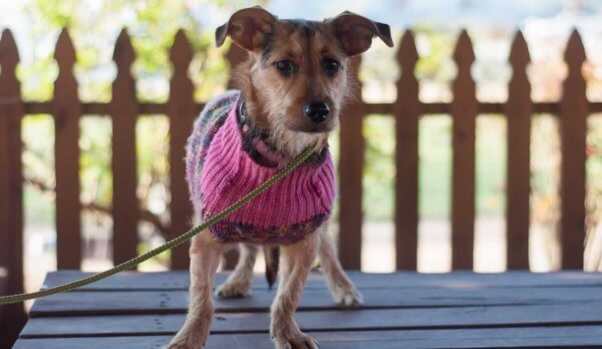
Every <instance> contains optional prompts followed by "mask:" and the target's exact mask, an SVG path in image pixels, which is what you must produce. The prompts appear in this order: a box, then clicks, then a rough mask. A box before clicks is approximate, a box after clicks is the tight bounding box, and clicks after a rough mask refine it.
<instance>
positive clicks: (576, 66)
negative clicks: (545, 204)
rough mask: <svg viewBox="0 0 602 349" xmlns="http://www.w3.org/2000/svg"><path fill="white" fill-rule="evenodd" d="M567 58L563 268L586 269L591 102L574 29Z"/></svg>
mask: <svg viewBox="0 0 602 349" xmlns="http://www.w3.org/2000/svg"><path fill="white" fill-rule="evenodd" d="M564 59H565V61H566V64H567V66H568V76H567V78H566V80H565V81H564V84H563V91H564V92H563V95H562V99H561V101H560V115H559V116H560V135H561V151H562V165H561V179H560V181H561V184H560V187H561V193H560V196H561V212H562V213H561V216H562V218H561V224H560V231H561V233H560V235H561V241H562V268H563V269H583V252H584V241H585V160H586V157H585V146H586V143H585V137H586V134H587V115H588V114H589V110H588V109H589V106H588V101H587V94H586V83H585V79H584V78H583V74H582V73H581V67H582V66H583V62H585V59H586V55H585V48H584V47H583V42H582V41H581V36H580V35H579V33H578V32H577V31H576V30H575V31H573V33H572V34H571V37H570V38H569V41H568V43H567V46H566V51H565V55H564Z"/></svg>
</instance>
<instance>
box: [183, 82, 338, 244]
mask: <svg viewBox="0 0 602 349" xmlns="http://www.w3.org/2000/svg"><path fill="white" fill-rule="evenodd" d="M234 97H236V98H234ZM238 97H239V95H238V94H236V95H233V93H232V92H231V93H230V94H226V95H225V96H224V97H222V98H225V99H228V98H229V99H230V102H229V103H228V102H227V101H226V103H221V104H220V103H219V102H214V104H213V106H210V105H208V106H207V109H209V110H208V111H207V110H204V111H203V113H202V114H201V117H200V118H199V119H200V120H199V121H197V123H196V124H195V132H193V135H192V136H191V137H190V139H189V146H188V147H187V150H188V156H187V180H188V183H189V187H190V190H191V196H192V201H193V203H194V205H195V208H196V211H197V214H200V215H201V217H202V218H206V217H207V216H209V215H213V214H216V213H218V212H221V211H222V210H224V209H225V208H226V207H228V206H229V205H230V204H232V203H233V202H235V201H236V200H238V199H240V198H241V197H242V196H243V195H245V194H247V193H248V192H250V191H251V190H253V189H254V188H256V187H257V186H258V185H260V184H261V183H263V182H265V181H266V180H267V179H269V178H270V177H271V176H273V175H274V174H275V173H276V172H277V171H278V169H277V168H272V167H266V166H262V165H260V164H258V163H257V162H255V161H254V160H253V159H252V158H251V157H250V156H249V154H248V153H247V152H246V151H245V150H243V145H242V136H241V130H240V128H239V125H238V123H237V110H238V108H237V106H238V99H239V98H238ZM218 98H219V97H218ZM232 101H234V103H232ZM215 103H217V104H215ZM215 105H217V106H218V107H219V108H217V107H215ZM216 110H217V111H218V112H215V111H216ZM203 114H211V115H203ZM213 114H217V115H213ZM208 118H210V119H208ZM203 125H207V127H208V125H211V128H210V129H209V130H208V131H206V132H203V131H202V130H198V128H199V127H203ZM195 135H196V136H195ZM195 137H197V138H199V137H204V139H195ZM256 142H257V140H256ZM256 142H255V143H254V144H255V145H256V146H255V148H256V149H258V150H260V151H262V152H265V151H266V149H268V148H267V147H266V146H265V144H264V145H263V146H257V145H258V144H256ZM199 147H201V149H199ZM264 155H265V156H267V157H269V158H272V159H273V158H278V157H277V156H276V157H275V156H270V154H264ZM271 155H274V154H271ZM201 165H202V166H201ZM280 165H282V164H280ZM334 193H335V177H334V166H333V163H332V157H331V155H330V153H328V154H326V157H325V159H324V161H322V162H321V163H319V164H305V165H301V166H300V167H298V168H296V169H295V170H293V172H292V173H290V174H289V175H288V176H287V177H285V178H283V179H282V180H281V181H280V182H278V183H276V184H275V185H274V186H273V187H271V188H270V189H268V190H267V191H266V192H264V193H262V194H261V195H260V196H258V197H257V198H256V199H255V200H253V201H252V202H250V203H248V204H246V205H245V206H243V207H242V208H241V209H239V210H238V211H235V212H234V213H232V214H231V215H230V216H228V217H226V218H225V219H224V220H222V221H221V222H219V223H217V224H215V225H214V226H212V227H211V228H210V231H211V233H212V234H213V236H214V237H215V238H216V239H218V240H220V241H221V242H224V243H226V242H251V243H261V244H290V243H294V242H296V241H299V240H300V239H302V238H303V237H304V236H305V235H307V234H309V233H312V232H313V231H314V230H315V229H316V228H317V227H319V226H320V225H321V224H322V223H323V222H324V221H325V220H326V219H327V218H328V216H329V214H330V211H331V208H332V203H333V199H334Z"/></svg>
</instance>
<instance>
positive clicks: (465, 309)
mask: <svg viewBox="0 0 602 349" xmlns="http://www.w3.org/2000/svg"><path fill="white" fill-rule="evenodd" d="M349 274H350V276H351V278H352V279H353V280H354V282H355V283H356V285H358V287H359V288H360V290H361V291H362V292H363V294H364V296H365V305H364V306H362V307H360V308H357V309H344V308H340V307H337V306H336V305H334V304H333V302H332V300H331V298H330V296H329V294H328V291H327V290H326V287H325V284H324V280H323V277H322V275H320V274H319V273H312V274H311V275H310V278H309V280H308V282H307V287H306V290H305V292H304V296H303V299H302V302H301V306H300V308H299V311H298V312H297V314H296V318H297V320H298V321H299V324H300V327H301V328H302V329H303V330H304V331H306V332H308V333H311V334H312V335H313V336H315V337H316V338H317V339H318V340H319V341H320V342H321V344H322V348H352V349H353V348H357V349H359V348H365V347H370V348H377V349H383V348H386V349H392V348H400V347H403V348H425V347H429V348H491V347H496V348H500V347H522V348H525V347H527V348H529V347H530V348H541V347H570V348H577V347H588V348H592V347H594V348H595V347H598V348H602V292H600V291H602V273H584V272H577V271H574V272H573V271H569V272H559V273H549V274H533V273H528V272H509V273H503V274H476V273H472V272H453V273H450V274H418V273H415V272H399V273H393V274H362V273H359V272H351V273H349ZM85 275H87V274H83V273H81V272H76V271H61V272H57V273H52V274H50V275H49V276H48V278H47V281H46V286H54V285H57V284H62V283H64V282H67V281H73V280H75V279H78V278H81V277H82V276H85ZM226 276H227V274H222V273H220V274H218V283H219V282H222V281H223V280H224V279H225V277H226ZM187 287H188V273H187V272H186V271H177V272H164V273H152V274H143V273H125V274H121V275H118V276H115V277H112V278H110V279H108V280H105V281H102V282H100V283H98V284H94V285H90V286H88V288H86V289H84V290H80V291H76V292H71V293H68V294H62V295H57V296H52V297H49V298H45V299H41V300H38V301H36V303H35V304H34V306H33V308H32V311H31V314H30V315H31V319H30V321H29V322H28V324H27V326H26V327H25V329H24V330H23V332H22V333H21V339H20V340H19V342H18V344H17V346H16V347H15V348H17V349H32V348H36V349H57V348H61V349H69V348H82V347H85V348H92V349H94V348H106V347H115V348H124V349H132V348H133V349H138V348H161V347H162V346H163V345H165V343H167V342H168V341H169V339H170V338H171V336H173V335H174V334H175V333H176V331H177V330H179V328H180V327H181V326H182V324H183V322H184V317H185V309H186V304H187V295H188V292H187ZM274 293H275V291H268V290H267V288H266V285H265V281H264V280H263V277H261V276H256V277H255V279H254V290H253V292H252V295H251V297H249V298H247V299H234V300H216V305H217V312H216V314H215V316H214V321H213V323H212V336H211V337H210V339H209V343H208V344H209V345H208V347H209V348H234V349H237V348H240V349H242V348H249V347H250V348H260V349H262V348H265V349H268V348H273V344H272V342H271V341H270V339H269V334H268V329H269V321H270V320H269V312H268V309H269V305H270V303H271V300H272V297H273V296H274Z"/></svg>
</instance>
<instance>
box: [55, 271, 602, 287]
mask: <svg viewBox="0 0 602 349" xmlns="http://www.w3.org/2000/svg"><path fill="white" fill-rule="evenodd" d="M89 275H91V273H83V272H80V271H76V270H62V271H57V272H51V273H48V276H47V277H46V281H45V282H44V287H54V286H58V285H61V284H64V283H67V282H71V281H75V280H78V279H80V278H83V277H85V276H89ZM227 275H228V274H225V273H219V274H218V275H217V277H216V283H217V284H219V283H221V282H223V281H224V280H225V279H226V277H227ZM348 275H349V277H350V278H351V280H353V282H354V283H355V284H356V286H357V287H358V288H360V289H366V288H381V287H390V286H391V285H395V287H400V288H402V287H410V288H411V287H430V286H435V287H449V288H458V287H503V288H509V287H548V286H559V287H572V286H602V273H595V272H593V273H587V272H581V271H565V272H555V273H530V272H526V271H513V272H507V273H493V274H484V273H483V274H482V273H473V272H464V271H457V272H453V273H445V274H420V273H416V272H397V273H387V274H378V273H360V272H354V271H349V272H348ZM188 284H189V276H188V272H187V271H171V272H156V273H136V272H124V273H121V274H119V275H116V276H112V277H110V278H108V279H105V280H102V281H99V282H97V283H94V284H91V285H88V286H85V287H84V288H82V290H186V289H188ZM305 287H306V289H311V288H324V279H323V277H322V275H321V274H320V273H319V272H313V273H311V274H310V276H309V278H308V280H307V282H306V286H305ZM253 288H254V289H267V283H266V282H265V280H264V277H263V276H262V275H257V276H255V278H254V280H253Z"/></svg>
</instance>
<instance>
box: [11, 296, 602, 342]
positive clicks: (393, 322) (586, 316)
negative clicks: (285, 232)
mask: <svg viewBox="0 0 602 349" xmlns="http://www.w3.org/2000/svg"><path fill="white" fill-rule="evenodd" d="M269 317H270V315H269V313H267V312H265V313H243V312H241V313H217V314H215V315H214V320H213V322H212V327H211V331H212V332H213V333H232V334H235V333H266V335H267V333H268V332H269ZM184 318H185V314H169V315H159V314H157V315H146V314H136V315H104V316H63V317H54V318H46V317H43V318H32V319H30V320H29V321H28V323H27V325H26V326H25V328H24V329H23V332H21V338H39V337H59V336H60V337H74V336H80V337H89V336H111V335H114V336H117V335H119V336H125V335H140V336H142V335H161V334H175V333H176V332H177V331H178V330H179V329H180V327H181V326H182V324H183V323H184ZM296 318H297V321H298V322H299V326H300V327H301V329H302V330H304V331H323V332H325V331H350V332H352V331H365V330H400V329H421V328H422V329H425V328H426V329H435V328H466V327H470V328H475V327H477V328H483V327H501V326H504V327H513V326H514V327H519V326H526V325H534V326H543V325H545V326H561V325H566V326H575V325H579V324H583V325H602V303H600V302H597V303H589V304H561V305H529V306H477V307H452V308H405V309H376V310H354V311H349V310H332V311H300V312H297V314H296ZM600 340H601V343H602V338H601V339H600Z"/></svg>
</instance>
